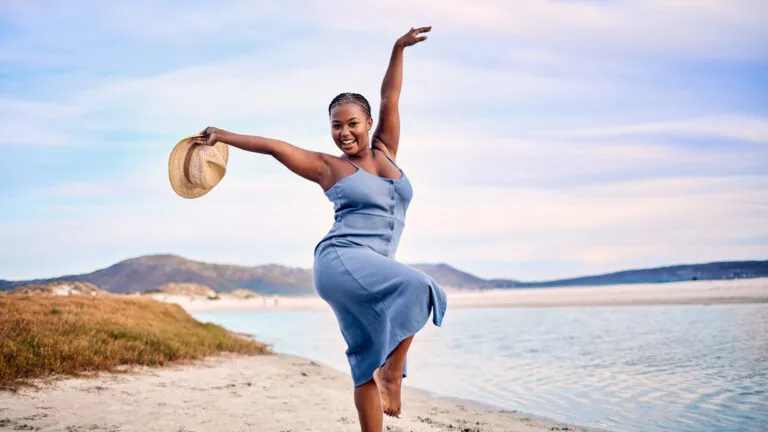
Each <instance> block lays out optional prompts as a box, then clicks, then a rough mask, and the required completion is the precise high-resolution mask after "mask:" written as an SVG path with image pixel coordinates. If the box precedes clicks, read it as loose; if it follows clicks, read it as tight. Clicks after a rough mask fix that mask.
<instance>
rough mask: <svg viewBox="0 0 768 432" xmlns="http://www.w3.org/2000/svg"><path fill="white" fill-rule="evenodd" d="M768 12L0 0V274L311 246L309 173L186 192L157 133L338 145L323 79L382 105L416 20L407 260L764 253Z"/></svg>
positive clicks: (748, 7)
mask: <svg viewBox="0 0 768 432" xmlns="http://www.w3.org/2000/svg"><path fill="white" fill-rule="evenodd" d="M764 9H765V6H764V5H763V4H762V2H758V1H751V0H737V1H735V2H721V1H714V0H705V1H696V2H694V1H684V2H675V3H674V4H669V3H668V2H661V1H655V0H653V1H645V2H628V1H617V2H596V1H568V2H563V1H549V0H525V1H518V2H505V1H500V0H480V1H477V2H472V3H469V2H459V1H454V0H448V1H437V0H415V1H407V2H406V1H405V0H402V1H401V0H394V1H392V2H388V3H387V5H386V6H382V5H381V4H376V3H370V2H369V3H360V2H351V1H347V0H339V1H333V2H325V3H306V2H294V1H288V2H277V1H259V2H246V1H231V2H224V3H221V4H220V5H218V6H216V7H211V6H210V4H207V3H205V2H186V3H184V5H183V7H181V6H180V4H175V3H172V2H171V3H157V2H148V1H142V2H138V3H132V4H131V6H130V7H128V6H125V5H120V4H113V3H104V2H95V1H80V2H74V3H71V2H70V3H68V4H66V5H65V4H63V3H61V4H59V3H44V2H3V3H1V4H0V35H2V37H0V72H2V74H0V128H2V130H3V131H4V132H5V133H4V134H3V135H2V136H0V151H2V152H3V153H4V155H5V157H4V158H0V172H2V174H0V176H2V178H3V180H4V181H5V182H6V183H7V184H13V185H14V187H13V188H9V189H5V190H3V191H2V192H0V243H2V244H3V245H5V246H6V247H5V248H3V250H2V251H0V278H27V277H37V276H54V275H58V274H63V273H73V272H83V271H91V270H94V269H96V268H98V267H100V266H104V265H108V264H111V263H112V262H114V261H116V260H119V259H122V258H125V257H129V256H136V255H141V254H145V253H155V252H172V253H180V254H183V255H187V256H189V257H192V258H197V259H206V260H211V261H217V262H232V263H238V264H259V263H263V262H282V263H286V264H290V265H301V266H307V267H308V266H310V265H311V262H312V247H313V246H314V244H315V243H316V241H317V240H319V239H320V238H321V237H322V235H323V234H324V233H325V231H326V230H327V229H328V228H329V225H330V223H331V221H332V218H331V212H332V210H331V207H330V203H328V202H327V200H326V199H325V197H324V196H323V195H322V194H321V193H320V189H319V187H318V186H317V185H313V184H310V183H308V182H306V181H304V180H303V179H300V178H298V177H296V176H295V175H293V174H291V173H290V172H288V170H286V169H285V168H284V167H282V166H280V165H279V164H278V163H277V162H275V161H274V160H272V159H271V158H268V157H264V156H260V155H251V154H247V153H244V152H241V151H238V150H234V151H233V154H232V158H231V160H230V163H229V171H228V174H227V177H225V180H224V181H223V182H222V184H221V185H220V186H219V187H217V188H216V190H214V191H213V192H211V193H210V194H209V195H207V196H206V197H204V198H202V199H200V200H192V201H187V200H182V199H180V198H178V197H176V196H175V195H174V194H173V193H172V191H171V189H170V186H169V185H168V179H167V157H168V154H169V151H170V148H171V146H172V145H173V144H174V143H175V142H176V141H177V140H178V139H180V138H182V137H183V136H185V135H188V134H191V133H195V132H197V131H199V130H200V129H201V128H202V127H205V126H207V125H215V126H220V127H223V128H227V129H231V130H235V131H238V132H244V133H253V134H258V135H265V136H272V137H276V138H281V139H285V140H287V141H290V142H293V143H294V144H297V145H300V146H302V147H305V148H309V149H312V150H318V151H325V152H329V153H335V148H334V146H333V144H332V143H331V142H330V140H329V138H328V134H329V132H328V124H327V112H326V111H325V110H326V108H327V104H328V102H329V101H330V99H331V98H332V97H333V96H335V95H336V94H337V93H339V92H342V91H357V92H360V93H363V94H365V95H368V96H369V98H370V99H371V103H372V105H373V109H374V112H376V110H377V108H378V100H377V99H378V98H377V97H376V96H377V94H378V91H379V84H380V80H381V78H382V76H383V73H384V68H385V67H386V64H387V57H388V55H389V50H390V48H391V44H392V42H393V40H394V38H395V37H397V36H399V35H400V34H401V33H402V32H404V31H405V30H407V29H408V28H409V27H411V26H414V25H423V24H432V25H433V26H434V30H433V32H432V34H431V35H430V39H429V40H428V42H427V43H425V44H423V45H420V46H417V47H414V48H413V49H409V51H407V52H406V59H405V62H406V63H405V87H404V91H403V96H402V100H401V102H402V103H401V114H402V124H403V135H402V144H401V151H400V153H399V155H398V162H399V163H400V164H401V166H402V167H403V168H404V169H405V171H406V172H407V173H408V175H409V177H410V178H411V180H412V181H413V183H414V188H415V190H416V198H415V201H414V202H413V204H412V207H411V210H410V214H409V220H408V225H407V228H406V234H405V237H404V238H403V244H402V247H401V250H400V254H399V259H401V260H405V261H411V262H413V261H429V262H434V261H443V262H449V263H452V264H455V265H458V266H460V267H461V268H463V269H465V270H468V271H473V272H476V273H478V274H480V275H482V276H507V277H519V278H523V279H531V278H539V279H546V278H551V277H559V276H568V275H572V274H585V273H588V272H591V271H604V270H617V269H621V268H625V267H632V266H640V265H656V264H670V263H674V262H696V261H703V260H710V259H712V260H714V259H740V258H761V257H765V256H766V255H767V254H768V243H766V242H764V241H761V240H760V239H766V238H768V232H766V230H765V228H763V225H764V223H762V221H764V220H766V216H768V215H766V212H767V211H768V210H767V208H768V202H766V197H765V194H764V192H762V191H764V190H766V189H768V187H766V186H768V185H767V184H766V181H767V180H766V179H768V171H766V169H765V167H766V166H768V155H767V154H766V152H765V145H764V144H765V143H766V142H767V141H768V120H767V118H768V117H766V115H768V105H766V103H765V101H764V100H763V98H762V96H764V95H765V91H764V89H763V88H764V82H763V81H764V80H761V78H760V77H761V76H763V75H764V72H768V66H766V63H765V61H766V60H767V59H768V52H767V51H766V49H765V44H764V41H765V40H766V39H767V37H768V31H767V30H766V29H768V25H766V24H768V19H767V18H766V17H768V14H765V13H762V12H765V10H764ZM373 16H375V17H376V20H372V19H371V17H373ZM136 23H141V25H136ZM761 95H762V96H761ZM323 209H324V210H323Z"/></svg>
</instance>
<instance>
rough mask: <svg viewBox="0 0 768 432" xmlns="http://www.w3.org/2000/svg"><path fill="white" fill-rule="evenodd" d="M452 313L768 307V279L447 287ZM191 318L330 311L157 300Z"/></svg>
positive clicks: (293, 304) (252, 302)
mask: <svg viewBox="0 0 768 432" xmlns="http://www.w3.org/2000/svg"><path fill="white" fill-rule="evenodd" d="M444 288H445V289H446V293H447V296H448V308H449V309H452V308H476V307H577V306H578V307H582V306H640V305H713V304H738V303H768V278H756V279H733V280H717V281H690V282H671V283H663V284H627V285H610V286H585V287H557V288H525V289H494V290H488V291H482V292H476V291H471V292H467V291H460V290H455V289H451V287H444ZM152 296H153V298H155V299H156V300H160V301H166V302H170V303H176V304H178V305H180V306H181V307H182V308H184V309H185V310H186V311H187V312H189V313H217V312H222V313H228V312H269V311H294V310H296V311H298V310H330V307H329V306H328V305H327V304H326V303H325V301H323V299H321V298H320V297H318V296H303V297H285V296H262V297H259V298H253V299H247V300H239V299H232V298H227V297H226V296H223V297H222V298H221V299H218V300H209V299H207V298H204V297H197V298H195V297H191V296H180V295H178V296H171V295H163V294H154V295H152Z"/></svg>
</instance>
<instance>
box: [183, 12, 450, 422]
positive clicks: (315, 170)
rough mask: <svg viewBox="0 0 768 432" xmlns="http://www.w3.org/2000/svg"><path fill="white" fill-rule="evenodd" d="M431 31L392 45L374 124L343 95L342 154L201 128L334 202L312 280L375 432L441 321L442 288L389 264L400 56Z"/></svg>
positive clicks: (400, 190) (403, 180) (335, 131)
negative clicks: (421, 339) (426, 335)
mask: <svg viewBox="0 0 768 432" xmlns="http://www.w3.org/2000/svg"><path fill="white" fill-rule="evenodd" d="M430 30H431V27H422V28H418V29H413V28H411V30H410V31H408V33H406V34H405V35H403V36H402V37H400V38H399V39H398V40H397V42H396V43H395V45H394V47H393V49H392V56H391V58H390V62H389V66H388V68H387V72H386V74H385V76H384V81H383V83H382V86H381V108H380V112H379V123H378V125H377V127H376V130H375V131H374V132H373V135H372V136H370V137H369V134H370V133H371V128H372V126H373V119H372V118H371V112H370V106H369V104H368V101H367V100H366V99H365V98H364V97H362V96H361V95H358V94H356V93H342V94H340V95H338V96H337V97H336V98H334V99H333V101H331V104H330V106H329V107H328V112H329V115H330V120H331V136H332V137H333V140H334V142H335V143H336V146H337V147H338V148H339V149H340V150H341V151H342V152H343V155H342V156H332V155H329V154H325V153H320V152H312V151H307V150H303V149H301V148H298V147H295V146H293V145H291V144H288V143H285V142H282V141H278V140H274V139H269V138H262V137H256V136H245V135H238V134H233V133H230V132H226V131H223V130H221V129H216V128H207V129H206V130H205V131H203V132H202V133H201V134H200V136H199V137H198V138H196V141H195V142H196V143H197V144H208V145H213V144H215V143H216V142H224V143H226V144H229V145H231V146H235V147H238V148H240V149H243V150H248V151H252V152H257V153H265V154H270V155H272V156H274V157H275V158H276V159H277V160H279V161H280V162H281V163H283V164H284V165H285V166H286V167H288V169H290V170H291V171H293V172H295V173H296V174H298V175H300V176H302V177H304V178H306V179H308V180H311V181H313V182H315V183H318V184H319V185H320V186H321V187H322V189H323V191H324V193H325V195H326V196H327V197H328V199H329V200H330V201H331V202H333V204H334V210H335V223H334V225H333V227H332V228H331V230H330V231H329V232H328V234H327V235H326V236H325V237H324V238H323V239H322V240H321V241H320V242H319V243H318V244H317V246H316V247H315V263H314V269H313V271H314V283H315V287H316V289H317V292H318V294H319V295H320V296H321V297H322V298H323V299H324V300H325V301H327V302H328V304H329V305H330V306H331V308H332V309H333V311H334V313H335V314H336V317H337V319H338V322H339V327H340V329H341V333H342V335H343V336H344V340H345V341H346V343H347V350H346V354H347V359H348V361H349V365H350V368H351V371H352V378H353V381H354V386H355V394H354V397H355V406H356V407H357V410H358V417H359V419H360V424H361V427H362V430H363V431H381V430H382V423H383V416H382V412H383V413H385V414H387V415H390V416H394V417H399V416H400V412H401V409H400V405H401V403H400V386H401V383H402V378H403V377H405V376H406V369H407V367H406V353H407V352H408V348H409V347H410V345H411V343H412V341H413V336H414V335H415V334H416V332H418V331H419V330H420V329H421V328H422V327H423V326H424V325H425V324H426V322H427V321H428V319H429V315H430V312H431V313H432V317H433V322H434V324H435V325H438V326H439V325H440V323H441V321H442V318H443V314H444V313H445V308H446V303H447V302H446V296H445V292H444V291H443V290H442V289H441V288H440V287H439V286H438V284H437V283H436V282H435V281H434V280H433V279H431V278H430V277H429V276H427V275H425V274H424V273H421V272H419V271H417V270H415V269H412V268H410V267H408V266H406V265H404V264H401V263H398V262H397V261H395V260H394V255H395V252H396V250H397V245H398V243H399V239H400V234H401V232H402V229H403V226H404V225H403V224H404V220H405V212H406V209H407V208H408V204H409V203H410V201H411V198H412V196H413V190H412V189H411V184H410V182H409V181H408V178H407V177H406V176H405V173H404V172H403V170H401V169H400V168H399V167H398V166H397V165H396V164H395V159H396V157H397V151H398V144H399V141H400V118H399V113H398V99H399V97H400V89H401V87H402V74H403V51H404V49H405V48H406V47H409V46H411V45H415V44H417V43H419V42H422V41H424V40H425V39H426V38H427V37H426V36H425V35H422V34H423V33H426V32H429V31H430Z"/></svg>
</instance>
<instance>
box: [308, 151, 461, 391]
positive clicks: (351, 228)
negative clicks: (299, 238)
mask: <svg viewBox="0 0 768 432" xmlns="http://www.w3.org/2000/svg"><path fill="white" fill-rule="evenodd" d="M375 150H378V149H375ZM379 151H380V150H379ZM382 154H384V155H385V156H386V154H385V153H383V152H382ZM387 159H389V161H390V162H391V163H392V164H393V165H395V167H397V169H398V170H399V171H400V178H399V179H390V178H384V177H379V176H376V175H373V174H371V173H369V172H367V171H365V170H363V169H362V168H360V167H359V166H357V165H356V164H355V163H354V162H352V161H350V160H348V162H350V163H351V164H352V165H354V166H355V168H356V169H357V171H355V173H354V174H352V175H349V176H347V177H344V178H343V179H341V180H339V181H338V182H337V183H336V184H334V185H333V186H332V187H331V188H330V189H328V190H327V191H325V195H326V197H328V199H329V200H330V201H331V202H332V203H333V206H334V212H335V214H334V219H335V222H334V224H333V227H332V228H331V230H330V231H329V232H328V234H326V236H325V237H323V239H322V240H321V241H320V242H319V243H318V244H317V246H316V247H315V260H314V266H313V277H314V283H315V289H316V290H317V293H318V294H319V295H320V297H321V298H322V299H323V300H325V301H326V302H327V303H328V304H329V305H330V306H331V308H332V309H333V312H334V313H335V315H336V318H337V320H338V322H339V327H340V329H341V334H342V336H343V337H344V341H345V342H346V344H347V350H346V355H347V360H348V361H349V366H350V368H351V371H352V380H353V381H354V385H355V387H357V386H359V385H361V384H365V383H366V382H368V381H370V380H371V379H373V371H374V370H375V369H376V368H377V367H379V366H382V365H383V364H384V362H385V361H386V359H387V357H388V356H389V354H390V353H391V352H392V351H393V350H394V349H395V348H396V347H397V346H398V345H399V344H400V342H401V341H402V340H403V339H406V338H408V337H409V336H412V335H414V334H416V332H418V331H419V330H420V329H421V328H422V327H424V325H425V324H426V323H427V321H428V320H429V315H430V313H431V314H432V322H433V323H434V324H435V325H436V326H440V324H441V322H442V320H443V315H444V314H445V309H446V306H447V299H446V295H445V291H444V290H443V289H442V288H441V287H440V286H439V285H438V284H437V282H435V280H434V279H432V278H431V277H429V276H427V275H426V274H424V273H423V272H420V271H418V270H416V269H414V268H411V267H409V266H407V265H405V264H402V263H400V262H397V261H395V253H396V252H397V246H398V243H399V242H400V235H401V234H402V231H403V228H404V226H405V213H406V210H407V209H408V204H409V203H410V202H411V199H412V198H413V189H412V187H411V183H410V182H409V181H408V178H407V177H406V175H405V172H403V170H402V169H400V167H398V166H397V164H395V162H394V161H393V160H392V159H390V158H389V157H388V156H387ZM406 374H407V361H406V367H405V368H403V376H406Z"/></svg>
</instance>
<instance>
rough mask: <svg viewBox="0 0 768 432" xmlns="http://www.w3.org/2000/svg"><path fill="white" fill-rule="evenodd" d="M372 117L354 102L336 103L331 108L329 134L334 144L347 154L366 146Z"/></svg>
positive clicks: (355, 152) (349, 154) (353, 153)
mask: <svg viewBox="0 0 768 432" xmlns="http://www.w3.org/2000/svg"><path fill="white" fill-rule="evenodd" d="M372 125H373V119H371V118H370V117H368V116H367V115H365V112H364V111H363V109H362V108H360V106H358V105H357V104H354V103H345V104H341V105H336V106H335V107H333V109H331V136H332V137H333V142H335V143H336V146H337V147H338V148H339V149H340V150H341V151H342V152H344V154H346V155H347V156H351V155H355V154H357V153H358V152H359V151H360V150H363V149H365V148H368V146H369V138H368V131H370V130H371V126H372Z"/></svg>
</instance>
